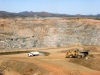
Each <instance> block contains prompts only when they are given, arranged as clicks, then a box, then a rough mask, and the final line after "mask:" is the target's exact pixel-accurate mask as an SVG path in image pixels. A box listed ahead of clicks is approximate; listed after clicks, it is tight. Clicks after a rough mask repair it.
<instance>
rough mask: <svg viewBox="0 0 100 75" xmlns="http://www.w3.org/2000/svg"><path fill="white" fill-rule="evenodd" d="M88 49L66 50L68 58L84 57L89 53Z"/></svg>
mask: <svg viewBox="0 0 100 75" xmlns="http://www.w3.org/2000/svg"><path fill="white" fill-rule="evenodd" d="M88 54H89V53H88V51H80V50H79V49H72V50H68V51H67V52H66V56H65V57H66V58H84V57H86V56H87V55H88Z"/></svg>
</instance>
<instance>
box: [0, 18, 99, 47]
mask: <svg viewBox="0 0 100 75" xmlns="http://www.w3.org/2000/svg"><path fill="white" fill-rule="evenodd" d="M99 41H100V21H99V20H93V19H71V20H68V19H67V18H56V17H52V18H49V17H47V18H39V19H37V18H36V19H35V18H28V17H27V18H24V19H23V18H6V19H2V18H1V19H0V49H23V48H33V47H61V46H68V45H75V44H77V45H78V44H80V45H94V46H95V45H100V42H99Z"/></svg>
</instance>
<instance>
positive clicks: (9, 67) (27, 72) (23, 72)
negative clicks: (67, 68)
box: [0, 60, 49, 75]
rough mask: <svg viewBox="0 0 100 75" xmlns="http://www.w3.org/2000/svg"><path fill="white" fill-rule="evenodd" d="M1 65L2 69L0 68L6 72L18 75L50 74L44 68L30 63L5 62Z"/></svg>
mask: <svg viewBox="0 0 100 75" xmlns="http://www.w3.org/2000/svg"><path fill="white" fill-rule="evenodd" d="M1 65H2V67H0V68H4V71H9V72H12V71H15V72H16V73H19V75H35V74H36V75H45V74H47V73H49V72H48V71H47V70H45V69H44V68H42V67H40V66H38V65H35V64H33V63H28V62H21V61H15V60H8V61H4V62H3V63H2V64H1ZM4 75H5V72H4Z"/></svg>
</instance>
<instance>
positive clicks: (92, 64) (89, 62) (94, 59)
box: [70, 54, 100, 71]
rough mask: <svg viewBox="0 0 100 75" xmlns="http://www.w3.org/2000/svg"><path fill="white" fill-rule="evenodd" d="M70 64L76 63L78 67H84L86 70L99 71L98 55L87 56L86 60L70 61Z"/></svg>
mask: <svg viewBox="0 0 100 75" xmlns="http://www.w3.org/2000/svg"><path fill="white" fill-rule="evenodd" d="M70 62H72V63H76V64H78V65H82V66H85V67H87V68H90V69H93V70H97V71H100V67H99V65H100V63H99V62H100V54H97V55H96V54H94V55H93V54H91V55H89V56H88V59H85V58H83V59H71V60H70Z"/></svg>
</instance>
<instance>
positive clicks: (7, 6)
mask: <svg viewBox="0 0 100 75" xmlns="http://www.w3.org/2000/svg"><path fill="white" fill-rule="evenodd" d="M0 11H8V12H16V13H18V12H22V11H33V12H43V11H45V12H50V13H59V14H70V15H75V14H83V15H90V14H92V15H96V14H100V0H0Z"/></svg>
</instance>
